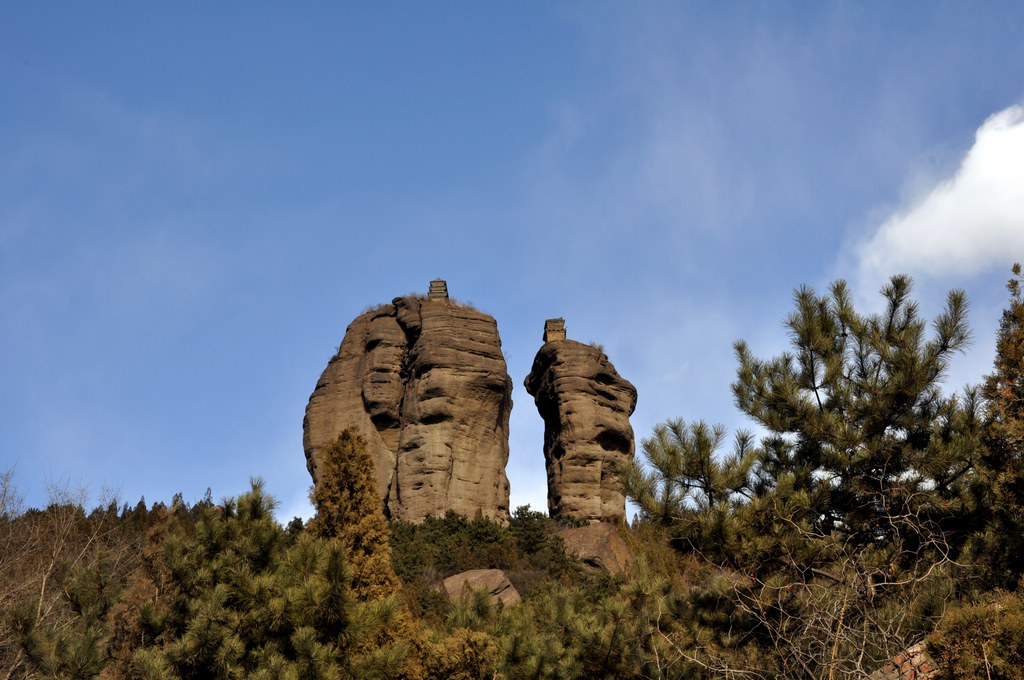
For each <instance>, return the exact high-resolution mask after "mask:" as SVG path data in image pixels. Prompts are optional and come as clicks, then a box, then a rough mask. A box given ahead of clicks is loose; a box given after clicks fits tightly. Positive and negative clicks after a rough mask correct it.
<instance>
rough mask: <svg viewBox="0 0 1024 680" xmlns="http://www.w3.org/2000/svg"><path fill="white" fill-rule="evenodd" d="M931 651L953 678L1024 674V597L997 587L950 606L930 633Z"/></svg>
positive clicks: (1003, 678) (1016, 679)
mask: <svg viewBox="0 0 1024 680" xmlns="http://www.w3.org/2000/svg"><path fill="white" fill-rule="evenodd" d="M928 651H929V652H930V653H931V654H932V657H933V658H934V659H935V661H936V662H938V664H939V666H940V667H941V668H942V669H943V670H944V671H945V675H944V677H947V678H950V680H961V679H963V680H966V679H968V678H992V679H993V680H1011V679H1012V680H1020V679H1022V678H1024V601H1022V600H1021V596H1020V594H1019V593H1013V594H1011V593H1005V592H999V591H996V592H993V593H991V594H990V595H988V596H987V597H985V599H984V600H983V601H981V602H979V603H977V604H967V605H964V606H961V607H956V608H954V609H951V610H950V611H949V612H947V614H946V615H945V616H944V617H943V618H942V620H941V621H940V622H939V625H938V626H937V627H936V630H935V632H934V633H933V634H932V635H930V636H929V638H928Z"/></svg>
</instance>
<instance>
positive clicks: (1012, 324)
mask: <svg viewBox="0 0 1024 680" xmlns="http://www.w3.org/2000/svg"><path fill="white" fill-rule="evenodd" d="M1013 274H1014V278H1011V279H1010V281H1009V283H1008V284H1007V289H1008V290H1009V291H1010V304H1009V306H1008V307H1007V308H1006V309H1005V310H1004V311H1003V316H1002V320H1001V322H1000V325H999V331H998V333H997V335H996V357H995V365H994V369H995V370H994V372H993V373H991V374H990V375H988V376H986V377H985V382H984V384H983V385H982V390H981V392H982V396H983V397H984V398H985V407H986V418H985V428H984V434H983V436H982V444H983V447H982V456H981V459H980V461H979V464H978V467H979V475H980V477H981V483H980V484H979V485H978V491H977V493H978V496H979V498H978V499H977V505H978V506H979V507H980V508H982V509H984V511H985V512H986V515H987V518H986V519H987V522H986V527H985V531H984V532H983V533H982V534H981V535H980V536H978V537H977V539H976V540H975V542H974V543H973V545H972V549H973V552H974V556H975V560H976V561H977V563H978V564H979V565H980V566H981V568H982V569H983V571H984V572H985V575H986V578H987V580H988V581H989V582H990V583H992V584H994V585H997V586H1000V587H1003V588H1015V587H1016V586H1017V581H1018V579H1019V578H1020V577H1021V575H1022V574H1024V295H1022V288H1021V283H1022V282H1024V277H1022V276H1021V267H1020V265H1019V264H1016V265H1014V267H1013Z"/></svg>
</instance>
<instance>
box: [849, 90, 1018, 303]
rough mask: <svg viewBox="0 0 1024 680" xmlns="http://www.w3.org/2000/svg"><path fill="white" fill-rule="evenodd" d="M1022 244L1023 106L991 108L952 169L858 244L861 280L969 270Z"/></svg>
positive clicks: (996, 259) (1001, 261)
mask: <svg viewBox="0 0 1024 680" xmlns="http://www.w3.org/2000/svg"><path fill="white" fill-rule="evenodd" d="M1022 252H1024V106H1022V105H1017V106H1012V107H1010V108H1008V109H1005V110H1003V111H1000V112H999V113H997V114H995V115H993V116H991V117H990V118H989V119H988V120H986V121H985V123H984V124H983V125H982V126H981V127H980V128H979V129H978V132H977V134H976V135H975V140H974V145H973V146H972V147H971V149H970V150H969V151H968V152H967V155H966V156H965V157H964V159H963V162H962V163H961V164H960V168H959V169H958V170H957V172H956V174H955V175H954V176H953V177H951V178H949V179H946V180H944V181H941V182H939V183H938V184H937V185H935V186H933V187H931V188H930V190H928V191H926V192H925V193H924V196H923V198H920V199H918V200H917V201H915V202H914V203H913V204H912V205H911V206H910V207H909V208H908V209H906V210H904V211H900V212H897V213H896V214H893V215H892V216H890V217H889V218H888V219H886V220H885V221H884V222H883V223H882V226H881V227H880V228H879V229H878V231H877V233H875V234H874V235H873V236H872V237H871V238H870V239H869V240H868V241H867V242H866V243H864V244H863V245H862V246H861V247H860V249H859V251H858V259H859V268H860V276H861V281H862V282H865V283H866V282H872V283H873V282H877V281H880V280H883V279H884V278H886V277H888V276H890V275H892V274H896V273H901V272H908V273H911V274H927V275H931V276H934V275H938V274H948V273H955V274H972V273H975V272H978V271H981V270H983V269H986V268H987V267H988V266H990V265H994V264H999V265H1001V264H1004V263H1005V261H1006V260H1007V259H1008V258H1009V259H1013V258H1014V257H1016V258H1018V259H1019V258H1020V254H1021V253H1022Z"/></svg>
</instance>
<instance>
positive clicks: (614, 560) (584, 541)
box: [558, 522, 633, 575]
mask: <svg viewBox="0 0 1024 680" xmlns="http://www.w3.org/2000/svg"><path fill="white" fill-rule="evenodd" d="M558 535H559V536H561V537H562V543H563V544H564V545H565V552H567V553H569V554H570V555H575V556H576V557H578V558H579V559H580V561H581V562H583V564H585V565H586V566H588V567H590V568H592V569H603V570H605V571H607V572H610V573H612V574H627V575H628V574H632V573H633V553H631V552H630V551H629V546H627V545H626V542H625V541H623V540H622V537H621V536H619V533H618V531H616V530H615V527H613V526H612V525H611V524H607V523H604V522H596V523H594V524H590V525H587V526H585V527H572V528H570V529H562V530H561V531H559V532H558Z"/></svg>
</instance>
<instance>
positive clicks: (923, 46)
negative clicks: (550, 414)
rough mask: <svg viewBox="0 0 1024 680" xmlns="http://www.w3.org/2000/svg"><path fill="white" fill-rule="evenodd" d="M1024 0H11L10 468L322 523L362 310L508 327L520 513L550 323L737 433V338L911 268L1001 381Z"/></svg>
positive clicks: (3, 24) (534, 445)
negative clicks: (970, 335)
mask: <svg viewBox="0 0 1024 680" xmlns="http://www.w3.org/2000/svg"><path fill="white" fill-rule="evenodd" d="M1022 33H1024V5H1021V4H1020V3H1010V2H1005V3H997V2H992V3H952V2H951V3H942V2H901V3H874V2H865V3H845V2H833V3H824V2H823V3H806V2H793V3H783V2H764V3H757V2H739V3H724V2H723V3H668V2H665V3H659V2H646V3H644V2H641V3H611V2H608V3H605V2H586V3H584V2H576V3H557V2H552V3H533V2H516V3H477V2H462V3H455V2H446V3H413V2H409V3H324V2H302V3H288V4H287V6H285V5H284V4H282V3H261V2H249V3H241V2H225V3H216V4H213V5H211V4H210V3H199V2H180V3H145V4H139V3H128V2H110V3H78V2H46V3H44V2H34V3H14V2H11V3H5V4H4V6H3V7H2V8H0V337H2V338H3V340H2V343H3V344H2V346H3V350H4V351H3V352H0V470H9V469H13V470H14V477H15V483H16V485H17V487H18V489H19V491H20V492H21V494H22V495H23V496H24V498H25V501H26V503H27V504H28V505H40V504H44V503H45V502H46V498H47V492H48V489H49V488H52V487H59V488H60V487H63V488H69V489H72V490H73V489H77V488H79V487H84V488H87V489H88V493H89V494H90V496H91V498H93V499H96V498H99V497H100V496H101V495H102V494H103V493H104V489H106V490H111V491H113V492H116V493H117V494H118V495H119V497H120V499H121V500H122V501H123V502H129V503H135V502H136V501H137V500H138V499H139V497H140V496H145V498H146V500H147V501H149V502H153V501H157V500H164V501H168V500H169V499H170V498H171V496H172V495H173V494H174V493H176V492H180V493H182V494H183V496H184V497H185V498H186V499H188V500H197V499H199V498H201V497H202V496H203V494H204V493H205V491H206V489H207V487H210V488H211V489H212V492H213V494H214V496H215V497H222V496H227V495H235V494H237V493H240V492H241V491H243V490H245V488H247V486H248V480H249V477H250V476H254V475H260V476H262V477H263V478H264V479H265V480H266V482H267V484H268V487H269V489H270V490H271V492H272V493H274V494H275V496H277V498H278V499H279V500H280V503H281V508H280V515H281V516H282V517H283V518H284V519H288V518H289V517H291V516H292V515H294V514H303V513H307V512H308V506H307V504H306V493H307V489H308V486H309V478H308V475H307V473H306V470H305V465H304V458H303V454H302V415H303V410H304V408H305V405H306V401H307V399H308V397H309V394H310V392H311V391H312V389H313V386H314V385H315V383H316V380H317V378H318V376H319V374H320V372H321V371H322V370H323V368H324V366H325V365H326V362H327V359H328V358H329V356H330V355H331V354H332V353H333V351H334V349H335V348H336V347H337V345H338V343H339V342H340V341H341V338H342V337H343V335H344V332H345V327H346V326H347V324H348V323H349V322H350V321H351V320H352V319H353V318H354V317H355V316H356V315H358V314H359V313H360V312H361V311H362V310H363V309H364V308H366V307H368V306H370V305H373V304H375V303H378V302H383V301H387V300H390V299H391V298H392V297H395V296H398V295H403V294H406V293H409V292H413V291H415V292H425V291H426V288H427V284H428V282H429V281H430V280H431V279H433V278H435V277H442V278H444V279H446V280H447V281H448V286H449V290H450V291H451V293H452V295H453V296H454V297H456V298H458V299H461V300H467V301H471V302H473V303H474V304H475V305H476V306H477V307H478V308H480V309H481V310H483V311H486V312H488V313H490V314H492V315H493V316H494V317H495V318H496V319H497V321H498V328H499V332H500V333H501V336H502V341H503V347H504V350H505V353H506V357H507V360H508V366H509V373H510V374H511V376H512V378H513V381H514V383H515V385H516V389H515V392H514V394H513V399H514V402H515V406H514V408H513V412H512V418H511V429H512V434H511V440H510V443H511V455H510V460H509V464H508V468H507V471H508V475H509V478H510V481H511V485H512V504H513V506H516V505H523V504H527V503H529V504H531V505H532V506H533V507H534V508H544V507H545V487H544V484H545V481H544V480H545V476H544V469H543V457H542V453H541V449H542V439H543V424H542V422H541V420H540V417H539V416H538V415H537V412H536V409H535V407H534V405H533V403H532V399H531V398H530V397H529V396H528V395H527V394H526V393H525V391H524V390H523V388H522V381H523V379H524V378H525V376H526V374H527V373H528V372H529V369H530V365H531V363H532V360H533V356H534V354H535V353H536V351H537V349H538V348H539V347H540V344H541V332H542V329H543V323H544V320H545V319H546V318H549V317H555V316H563V317H565V319H566V327H567V330H568V334H569V337H570V338H574V339H577V340H580V341H583V342H590V341H595V342H599V343H602V344H603V345H604V346H605V348H606V351H607V353H608V355H609V357H610V358H611V360H612V361H613V362H614V363H615V365H616V367H617V368H618V370H619V372H620V374H622V375H623V376H624V377H625V378H627V379H628V380H630V381H632V382H633V383H634V384H635V385H636V387H637V390H638V392H639V402H638V406H637V411H636V413H635V414H634V416H633V419H632V423H633V427H634V430H635V431H636V434H637V437H638V439H639V438H640V437H642V436H646V435H647V434H648V433H649V432H650V430H651V428H652V427H653V426H654V425H655V424H657V423H658V422H661V421H664V420H665V419H667V418H673V417H683V418H685V419H687V420H693V419H705V420H708V421H711V422H721V423H723V424H725V425H727V426H728V427H729V428H730V429H731V430H735V429H736V428H739V427H749V426H750V423H749V422H747V421H746V420H745V419H744V418H743V417H742V415H741V414H739V413H738V412H737V411H736V409H735V408H734V407H733V405H732V398H731V394H730V390H729V385H730V383H731V381H732V380H733V377H734V374H735V368H736V366H735V360H734V358H733V354H732V343H733V342H734V341H735V340H737V339H740V338H743V339H745V340H747V341H748V343H749V344H750V345H751V348H752V349H753V351H754V352H755V353H756V354H758V355H760V356H765V357H766V356H770V355H773V354H775V353H778V352H779V351H781V350H782V349H784V348H785V344H786V337H785V332H784V330H783V328H782V325H781V322H782V319H783V318H784V317H785V316H786V314H788V312H789V311H790V307H791V296H792V291H793V289H794V288H796V287H798V286H800V285H801V284H808V285H812V286H815V287H818V288H823V287H824V286H826V285H827V284H828V282H830V281H832V280H834V279H837V278H845V279H847V280H848V281H849V282H850V283H851V285H852V286H853V288H854V290H855V291H856V292H857V296H858V304H859V306H860V307H861V308H863V309H865V310H867V309H871V308H873V307H874V306H876V305H877V300H878V296H877V290H878V288H879V286H880V285H881V283H882V282H883V281H884V280H885V279H886V278H887V277H888V276H889V275H891V274H895V273H900V272H905V273H908V274H910V275H912V276H913V277H914V279H915V281H916V289H915V290H916V293H917V297H918V299H919V300H920V301H921V305H922V310H923V312H924V313H925V314H926V315H928V316H929V317H933V316H935V314H936V313H937V312H938V311H939V309H940V306H941V302H942V300H943V298H944V296H945V293H946V291H948V290H949V289H950V288H954V287H957V288H963V289H965V290H966V291H967V293H968V296H969V298H970V300H971V304H972V312H971V322H972V326H973V328H974V330H975V342H974V346H973V348H972V350H971V351H970V352H969V353H968V354H966V355H964V356H963V357H960V358H958V359H957V362H956V363H955V364H954V365H953V366H952V368H951V371H950V376H949V380H948V382H947V387H948V389H949V390H955V389H959V388H960V387H962V386H963V385H964V384H965V383H968V382H977V381H978V380H979V379H980V378H981V376H982V375H983V374H984V373H985V372H987V371H988V370H989V367H990V366H991V360H992V353H993V339H994V330H995V328H996V325H997V321H998V317H999V313H1000V310H1001V309H1002V307H1003V305H1004V303H1005V301H1006V293H1005V290H1004V288H1003V284H1004V282H1005V280H1006V279H1007V278H1008V277H1009V273H1010V271H1009V270H1010V266H1011V265H1012V264H1013V262H1014V261H1022V260H1024V108H1022V107H1024V50H1021V49H1020V35H1021V34H1022Z"/></svg>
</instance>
